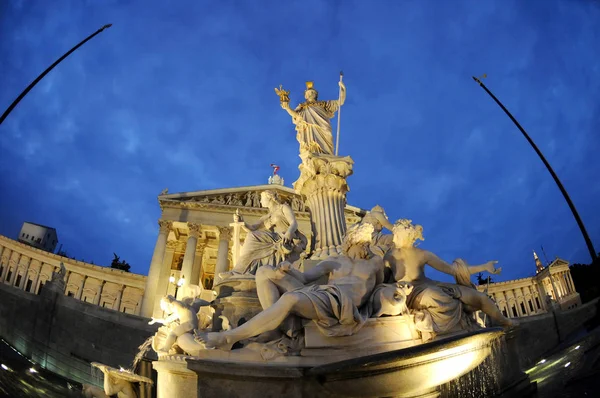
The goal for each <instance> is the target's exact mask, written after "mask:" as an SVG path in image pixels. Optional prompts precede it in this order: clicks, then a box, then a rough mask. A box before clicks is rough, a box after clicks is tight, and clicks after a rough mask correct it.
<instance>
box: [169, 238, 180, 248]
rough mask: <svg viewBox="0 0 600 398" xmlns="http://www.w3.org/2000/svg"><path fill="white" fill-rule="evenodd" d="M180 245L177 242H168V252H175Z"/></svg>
mask: <svg viewBox="0 0 600 398" xmlns="http://www.w3.org/2000/svg"><path fill="white" fill-rule="evenodd" d="M178 245H179V242H177V241H176V240H170V241H167V250H175V249H177V246H178Z"/></svg>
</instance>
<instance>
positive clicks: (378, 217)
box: [370, 211, 394, 231]
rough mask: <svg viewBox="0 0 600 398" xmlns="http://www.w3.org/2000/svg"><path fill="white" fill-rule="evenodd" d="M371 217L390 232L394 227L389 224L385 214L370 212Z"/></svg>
mask: <svg viewBox="0 0 600 398" xmlns="http://www.w3.org/2000/svg"><path fill="white" fill-rule="evenodd" d="M370 213H371V215H372V216H373V217H375V219H376V220H377V221H379V223H380V224H381V225H382V226H383V227H384V228H385V229H387V230H388V231H392V230H393V229H394V226H393V225H392V223H391V222H390V220H388V218H387V217H386V215H385V213H382V212H380V211H372V212H370Z"/></svg>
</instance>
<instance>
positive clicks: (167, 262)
mask: <svg viewBox="0 0 600 398" xmlns="http://www.w3.org/2000/svg"><path fill="white" fill-rule="evenodd" d="M178 245H179V242H178V241H176V240H170V241H168V242H167V248H166V249H165V256H164V257H163V262H162V265H161V269H160V276H159V278H158V283H157V285H156V297H155V298H154V311H153V313H152V316H153V317H155V318H160V317H161V316H162V313H163V311H162V310H161V309H160V299H161V298H163V297H164V296H166V295H167V290H168V289H169V277H170V276H171V266H172V264H173V257H174V256H175V250H176V249H177V246H178Z"/></svg>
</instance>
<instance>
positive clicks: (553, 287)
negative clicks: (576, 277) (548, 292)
mask: <svg viewBox="0 0 600 398" xmlns="http://www.w3.org/2000/svg"><path fill="white" fill-rule="evenodd" d="M548 278H550V285H551V286H552V292H553V294H554V301H556V302H557V303H558V299H559V297H558V290H557V288H556V285H555V284H554V278H552V274H551V273H550V272H548Z"/></svg>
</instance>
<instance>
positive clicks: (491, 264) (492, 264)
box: [485, 260, 502, 275]
mask: <svg viewBox="0 0 600 398" xmlns="http://www.w3.org/2000/svg"><path fill="white" fill-rule="evenodd" d="M496 264H498V261H496V260H493V261H488V262H487V263H485V270H486V271H487V272H489V273H490V274H494V275H498V274H500V272H502V268H496Z"/></svg>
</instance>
